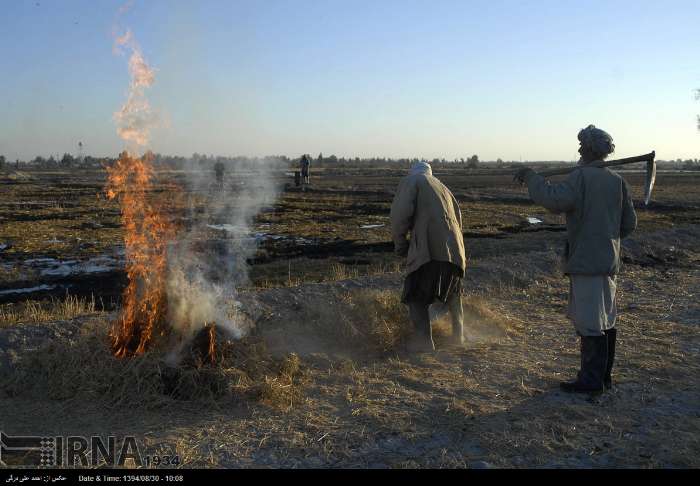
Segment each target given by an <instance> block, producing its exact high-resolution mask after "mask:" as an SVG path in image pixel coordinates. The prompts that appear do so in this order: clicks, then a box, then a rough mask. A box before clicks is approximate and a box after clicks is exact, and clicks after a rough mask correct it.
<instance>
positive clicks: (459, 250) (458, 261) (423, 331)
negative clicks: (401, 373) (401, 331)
mask: <svg viewBox="0 0 700 486" xmlns="http://www.w3.org/2000/svg"><path fill="white" fill-rule="evenodd" d="M391 231H392V237H393V240H394V247H395V249H396V252H397V253H398V254H399V255H402V256H406V271H407V272H408V275H407V277H406V280H405V282H404V289H403V294H402V298H401V301H402V302H403V303H405V304H407V305H408V310H409V316H410V318H411V320H412V321H413V324H414V326H415V329H416V333H415V334H414V335H413V336H412V338H411V340H410V341H409V343H408V348H409V349H410V350H412V351H432V350H434V349H435V345H434V343H433V337H432V328H431V325H430V314H429V308H430V305H431V304H432V303H434V302H436V301H439V302H442V303H443V304H447V307H448V309H449V312H450V317H451V320H452V340H453V342H454V343H456V344H460V345H461V344H463V342H464V337H463V331H462V319H463V312H462V300H461V292H462V278H463V277H464V270H465V268H466V258H465V254H464V237H463V235H462V215H461V214H460V211H459V205H458V204H457V200H456V199H455V197H454V196H453V195H452V193H451V192H450V190H449V189H448V188H447V187H445V186H444V185H443V184H442V183H441V182H440V181H439V180H438V179H436V178H435V177H433V173H432V169H431V167H430V165H429V164H427V163H425V162H418V163H416V164H415V165H414V166H413V167H411V169H410V171H409V175H408V176H406V177H404V178H403V179H402V180H401V182H400V183H399V187H398V190H397V191H396V195H395V196H394V201H393V203H392V205H391ZM409 233H410V241H408V240H407V238H406V237H407V235H408V234H409Z"/></svg>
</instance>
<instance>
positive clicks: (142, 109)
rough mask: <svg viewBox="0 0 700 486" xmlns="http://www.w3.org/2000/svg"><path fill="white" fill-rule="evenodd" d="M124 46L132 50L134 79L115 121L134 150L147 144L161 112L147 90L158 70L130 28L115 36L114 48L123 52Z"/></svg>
mask: <svg viewBox="0 0 700 486" xmlns="http://www.w3.org/2000/svg"><path fill="white" fill-rule="evenodd" d="M122 48H126V49H128V50H129V51H131V54H130V56H129V74H130V76H131V81H130V83H129V92H128V94H127V100H126V102H125V103H124V105H123V106H122V107H121V109H120V110H119V111H117V112H116V113H114V121H115V122H116V123H117V133H118V134H119V136H120V137H121V138H122V140H124V141H125V142H127V144H128V148H129V151H130V152H131V153H132V154H135V153H136V150H137V148H138V147H145V146H146V145H148V142H149V139H150V132H151V129H152V128H154V127H155V126H156V125H157V123H158V116H157V115H156V114H155V113H154V112H153V110H152V109H151V105H150V104H149V102H148V99H147V98H146V92H145V91H146V88H150V87H151V86H152V85H153V83H154V81H155V71H154V70H153V68H151V67H150V66H149V65H148V63H147V62H146V60H145V59H144V57H143V54H142V53H141V48H140V47H139V45H138V43H137V42H136V40H135V39H134V36H133V34H132V33H131V31H130V30H127V31H126V32H125V33H124V34H123V35H121V36H115V40H114V52H115V53H116V54H124V52H123V50H122Z"/></svg>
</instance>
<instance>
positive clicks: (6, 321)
mask: <svg viewBox="0 0 700 486" xmlns="http://www.w3.org/2000/svg"><path fill="white" fill-rule="evenodd" d="M98 312H100V310H98V305H97V304H96V302H95V297H94V296H92V297H91V298H90V299H81V298H80V297H77V296H73V295H67V296H66V297H65V299H62V300H59V299H51V300H50V301H48V302H34V301H28V302H26V303H24V304H23V305H19V306H18V305H13V306H9V305H6V306H0V327H3V326H11V325H14V324H19V323H25V324H36V323H42V322H49V321H58V320H67V319H73V318H75V317H80V316H86V315H92V314H96V313H98Z"/></svg>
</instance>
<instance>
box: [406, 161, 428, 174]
mask: <svg viewBox="0 0 700 486" xmlns="http://www.w3.org/2000/svg"><path fill="white" fill-rule="evenodd" d="M408 173H409V175H419V174H425V175H429V176H431V175H433V169H432V167H430V164H428V163H427V162H416V163H415V164H413V166H411V168H410V169H409V171H408Z"/></svg>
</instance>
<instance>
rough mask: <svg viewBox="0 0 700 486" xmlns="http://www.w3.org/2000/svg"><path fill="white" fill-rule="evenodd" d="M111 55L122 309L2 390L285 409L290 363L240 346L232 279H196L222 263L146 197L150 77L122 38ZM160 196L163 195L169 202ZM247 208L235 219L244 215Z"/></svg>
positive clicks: (111, 171)
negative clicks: (255, 402)
mask: <svg viewBox="0 0 700 486" xmlns="http://www.w3.org/2000/svg"><path fill="white" fill-rule="evenodd" d="M115 47H116V49H117V50H118V51H121V49H122V48H126V49H128V50H130V51H131V55H130V57H129V72H130V75H131V83H130V87H129V92H128V97H127V101H126V103H125V104H124V106H123V107H122V108H121V109H120V110H119V111H118V112H117V113H115V120H116V122H117V125H118V133H119V135H120V137H121V138H122V139H123V140H124V141H125V142H126V144H127V146H128V149H127V150H125V151H124V152H122V154H120V157H119V160H118V161H117V162H116V163H115V164H114V165H113V166H112V167H110V168H108V169H107V171H108V181H107V186H106V194H107V197H108V198H110V199H115V200H117V201H118V202H119V206H120V208H121V221H122V225H123V227H124V234H125V236H124V242H125V249H126V261H127V263H126V271H127V275H128V286H127V288H126V289H125V291H124V294H123V299H122V308H121V311H120V313H119V316H118V317H117V319H116V320H115V321H114V322H113V324H112V326H111V328H110V329H108V328H107V327H106V326H105V325H104V323H101V324H100V323H96V324H94V325H92V326H87V327H84V328H83V329H82V333H81V334H80V335H79V336H78V337H77V338H76V339H74V340H70V341H60V342H54V343H51V344H49V346H48V347H47V348H46V349H42V350H40V351H38V352H35V353H30V354H29V355H28V356H26V357H25V359H23V361H22V363H21V364H20V366H19V368H18V369H17V370H15V371H14V373H13V375H12V376H11V377H9V379H7V380H5V383H0V385H2V386H1V389H3V390H5V392H7V393H9V394H10V395H19V394H23V395H26V394H29V395H35V396H40V397H48V398H52V399H69V398H89V399H93V400H98V401H100V402H102V403H105V404H108V405H123V404H127V403H128V404H130V405H142V406H149V407H150V406H159V405H162V404H164V403H169V402H171V401H172V400H173V399H181V400H202V399H205V400H206V399H220V398H222V397H239V398H240V397H247V398H250V397H256V398H260V399H263V400H268V401H270V402H272V403H283V404H285V406H289V405H290V403H292V402H293V401H294V400H295V399H296V398H297V396H296V390H297V387H296V384H298V381H299V377H300V361H299V358H298V357H297V356H295V355H290V356H287V358H284V359H279V360H278V359H273V358H271V357H270V355H269V354H268V353H267V351H266V349H265V346H264V344H263V343H262V342H261V341H259V340H256V339H255V338H253V337H248V338H245V339H242V338H243V336H244V335H245V334H246V333H247V331H248V330H249V329H250V327H251V326H250V325H246V323H245V322H243V321H245V318H244V316H242V315H241V314H240V313H236V312H232V311H231V306H230V304H233V303H234V302H233V300H234V297H235V293H234V290H235V289H234V286H233V283H232V282H230V281H229V282H225V283H224V284H222V285H219V284H216V283H214V282H212V281H211V279H209V278H208V276H207V273H206V269H207V267H208V266H209V267H221V266H224V264H223V263H221V262H208V261H204V260H202V259H199V258H198V257H196V256H194V255H192V253H191V252H190V251H189V247H188V246H187V243H189V241H188V238H187V236H188V235H182V234H178V228H177V227H176V225H175V224H174V223H173V222H172V221H171V220H170V219H169V217H168V214H169V212H168V206H167V204H166V203H165V202H164V201H163V200H162V199H161V200H158V199H156V197H155V195H156V191H155V190H154V180H155V175H156V171H155V168H154V165H153V157H152V156H151V155H149V154H148V153H147V154H146V155H144V156H143V157H139V156H137V155H135V154H136V153H137V151H138V150H142V149H143V148H144V147H145V146H146V145H147V143H148V140H149V131H150V128H151V127H152V126H153V124H154V121H155V119H156V117H155V116H154V114H153V113H152V112H151V108H150V105H149V103H148V100H147V99H146V96H145V90H146V89H147V88H149V87H150V86H151V85H152V84H153V82H154V79H155V76H154V71H153V70H152V69H151V68H150V67H149V66H148V64H147V63H146V61H145V59H144V58H143V56H142V54H141V51H140V49H139V47H138V45H137V44H136V42H135V40H134V38H133V36H132V35H131V32H130V31H127V32H126V34H125V35H123V36H121V37H119V38H117V40H116V46H115ZM170 189H171V190H169V191H165V192H166V194H170V195H171V197H172V194H175V195H176V196H175V197H177V194H178V191H177V190H174V189H176V188H170ZM160 195H162V193H160ZM248 203H249V204H248V205H247V206H245V207H246V210H247V212H246V213H245V214H248V213H249V212H250V210H251V209H252V208H254V205H251V204H250V202H249V201H248ZM183 240H184V243H183ZM183 255H185V256H184V257H183ZM239 256H240V255H239ZM203 269H204V270H203ZM232 314H233V315H232Z"/></svg>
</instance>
